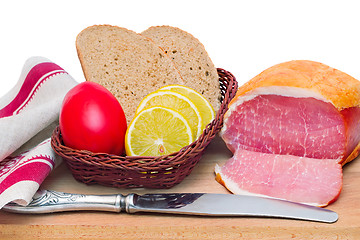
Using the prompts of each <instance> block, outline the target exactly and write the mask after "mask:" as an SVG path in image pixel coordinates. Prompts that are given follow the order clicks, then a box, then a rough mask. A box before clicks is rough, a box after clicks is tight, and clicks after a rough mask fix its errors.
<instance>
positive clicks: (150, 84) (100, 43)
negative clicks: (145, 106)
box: [76, 25, 184, 123]
mask: <svg viewBox="0 0 360 240" xmlns="http://www.w3.org/2000/svg"><path fill="white" fill-rule="evenodd" d="M76 49H77V53H78V56H79V59H80V63H81V66H82V69H83V72H84V75H85V78H86V80H87V81H91V82H96V83H99V84H101V85H103V86H104V87H106V88H107V89H108V90H109V91H110V92H111V93H112V94H113V95H114V96H115V97H116V98H117V99H118V101H119V102H120V104H121V106H122V107H123V109H124V112H125V116H126V119H127V122H128V123H129V122H130V121H131V120H132V118H133V117H134V114H135V110H136V107H137V106H138V104H139V103H140V101H141V100H142V99H143V98H144V97H145V96H146V95H147V94H148V93H150V92H153V91H155V90H157V89H159V88H160V87H162V86H164V85H168V84H184V82H183V79H182V77H181V75H180V73H179V71H178V70H177V69H176V67H175V65H174V63H173V62H172V61H171V60H170V58H169V57H168V56H167V55H166V54H165V53H164V51H162V50H161V49H160V48H159V47H158V46H157V45H156V44H154V42H152V41H151V40H149V39H148V38H146V37H144V36H142V35H140V34H137V33H136V32H133V31H131V30H128V29H125V28H121V27H117V26H110V25H95V26H91V27H88V28H86V29H84V30H83V31H81V32H80V33H79V34H78V36H77V38H76Z"/></svg>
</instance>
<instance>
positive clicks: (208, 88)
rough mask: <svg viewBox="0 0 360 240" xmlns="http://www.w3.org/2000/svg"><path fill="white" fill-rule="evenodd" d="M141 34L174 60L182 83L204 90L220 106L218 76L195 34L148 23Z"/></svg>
mask: <svg viewBox="0 0 360 240" xmlns="http://www.w3.org/2000/svg"><path fill="white" fill-rule="evenodd" d="M141 34H142V35H144V36H146V37H149V38H150V39H152V40H153V41H154V42H155V43H156V44H158V45H159V46H160V47H161V48H162V49H163V50H164V51H165V53H167V54H168V56H169V57H170V58H171V59H172V60H173V61H174V63H175V65H176V68H177V69H178V70H179V71H180V74H181V76H182V77H183V79H184V82H185V84H184V85H186V86H188V87H191V88H193V89H195V90H197V91H198V92H199V93H201V94H203V96H204V97H205V98H207V99H208V100H209V102H210V103H211V105H212V106H213V108H214V110H215V111H217V110H218V109H219V107H220V101H219V98H220V87H219V76H218V74H217V70H216V68H215V66H214V64H213V62H212V61H211V59H210V57H209V55H208V53H207V52H206V50H205V47H204V45H203V44H202V43H201V42H200V41H199V40H198V39H197V38H195V37H194V36H193V35H191V34H190V33H188V32H185V31H183V30H181V29H179V28H176V27H171V26H156V27H150V28H148V29H147V30H145V31H143V32H142V33H141Z"/></svg>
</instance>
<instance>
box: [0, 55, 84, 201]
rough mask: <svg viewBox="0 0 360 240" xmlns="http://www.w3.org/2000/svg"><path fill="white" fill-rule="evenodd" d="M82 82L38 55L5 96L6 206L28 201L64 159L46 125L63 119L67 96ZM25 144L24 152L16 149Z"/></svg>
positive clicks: (2, 191)
mask: <svg viewBox="0 0 360 240" xmlns="http://www.w3.org/2000/svg"><path fill="white" fill-rule="evenodd" d="M76 84H77V82H76V81H75V80H74V79H73V78H72V77H71V76H70V75H69V74H68V73H67V72H65V70H64V69H62V68H61V67H59V66H58V65H56V64H55V63H53V62H51V61H50V60H48V59H46V58H43V57H32V58H30V59H28V60H27V61H26V62H25V64H24V67H23V70H22V72H21V75H20V78H19V81H18V82H17V84H16V85H15V86H14V87H13V88H12V89H11V90H10V91H9V92H8V93H7V94H6V95H5V96H3V97H2V98H0V208H2V207H3V206H4V205H5V204H6V203H8V202H11V201H16V202H17V203H19V204H22V205H27V204H28V203H29V202H30V201H31V199H32V197H33V195H34V194H35V192H36V191H37V189H38V188H39V186H40V184H41V183H42V181H43V180H44V179H45V177H46V176H47V175H48V174H49V173H50V171H51V170H52V169H53V168H54V166H56V165H58V164H59V163H60V162H59V161H61V158H59V157H57V156H56V154H55V153H54V152H53V150H52V148H51V145H50V136H51V131H44V129H46V128H49V126H51V125H52V124H53V123H54V122H57V121H58V117H59V111H60V108H61V104H62V101H63V98H64V96H65V94H66V93H67V92H68V91H69V90H70V89H71V88H72V87H74V86H75V85H76ZM50 130H52V129H51V128H50ZM29 140H30V141H29ZM29 142H31V144H29ZM34 142H35V143H34ZM25 143H27V144H25ZM34 145H35V147H34ZM20 147H21V148H20ZM19 148H20V149H21V151H23V152H21V153H18V152H15V151H16V150H17V151H19ZM29 148H30V149H29ZM14 152H15V154H14ZM11 154H12V156H10V155H11Z"/></svg>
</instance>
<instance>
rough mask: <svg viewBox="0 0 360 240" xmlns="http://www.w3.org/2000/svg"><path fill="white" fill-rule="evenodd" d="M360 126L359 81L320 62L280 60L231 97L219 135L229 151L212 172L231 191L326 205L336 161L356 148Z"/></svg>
mask: <svg viewBox="0 0 360 240" xmlns="http://www.w3.org/2000/svg"><path fill="white" fill-rule="evenodd" d="M358 133H360V82H359V81H357V80H356V79H354V78H352V77H351V76H349V75H347V74H345V73H343V72H341V71H339V70H336V69H334V68H331V67H329V66H326V65H324V64H321V63H317V62H312V61H290V62H286V63H281V64H278V65H275V66H273V67H271V68H269V69H267V70H265V71H263V72H262V73H260V74H259V75H258V76H256V77H254V78H253V79H251V80H250V81H249V82H247V83H246V84H244V85H243V86H242V87H240V88H239V89H238V92H237V94H236V96H235V97H234V99H233V100H232V101H231V102H230V104H229V110H228V111H227V112H226V114H225V116H224V126H223V128H222V130H221V132H220V136H221V137H222V138H223V140H224V141H225V143H226V145H227V146H228V148H229V149H230V150H231V151H232V152H233V153H234V157H233V158H231V159H230V160H229V162H227V163H226V164H225V165H224V166H223V167H219V166H217V167H216V174H217V178H216V179H217V180H218V181H219V182H220V183H222V184H223V185H225V186H226V187H227V188H228V189H229V190H230V191H231V192H233V193H235V194H237V193H241V194H244V193H247V194H260V195H265V196H269V197H275V198H281V199H287V200H292V201H297V202H303V203H308V204H312V205H317V206H325V205H327V204H328V203H331V202H332V201H334V200H336V199H337V197H338V195H339V193H340V191H341V183H342V174H341V166H342V165H344V164H346V163H348V162H350V161H351V160H353V159H355V158H356V157H357V156H358V155H359V151H360V144H359V143H360V134H358ZM280 165H281V166H280ZM294 168H295V169H296V174H295V173H294V172H292V171H293V170H294ZM266 172H268V173H269V174H265V173H266ZM265 177H266V178H268V181H267V182H269V183H271V184H263V185H261V187H259V181H260V182H261V181H264V179H263V178H265ZM288 182H291V183H294V184H290V185H288ZM310 183H312V184H310ZM285 185H286V186H285ZM306 185H309V186H308V187H307V188H306V187H304V186H306ZM260 189H261V190H260ZM304 189H305V191H304ZM311 197H313V198H311Z"/></svg>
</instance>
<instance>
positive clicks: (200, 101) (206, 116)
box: [159, 85, 215, 130]
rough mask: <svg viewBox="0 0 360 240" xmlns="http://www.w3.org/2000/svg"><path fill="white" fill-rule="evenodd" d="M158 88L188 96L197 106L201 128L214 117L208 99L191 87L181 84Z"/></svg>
mask: <svg viewBox="0 0 360 240" xmlns="http://www.w3.org/2000/svg"><path fill="white" fill-rule="evenodd" d="M159 90H171V91H175V92H178V93H181V94H183V95H185V96H186V97H188V98H189V99H190V100H191V101H192V102H193V103H194V104H195V105H196V107H197V108H198V110H199V112H200V114H201V118H202V130H204V129H205V127H206V125H208V124H209V123H210V122H211V121H212V120H214V118H215V111H214V108H213V107H212V106H211V104H210V103H209V101H208V100H207V99H206V98H205V97H204V96H203V95H201V94H200V93H199V92H197V91H195V90H194V89H192V88H189V87H186V86H183V85H167V86H164V87H162V88H160V89H159Z"/></svg>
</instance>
